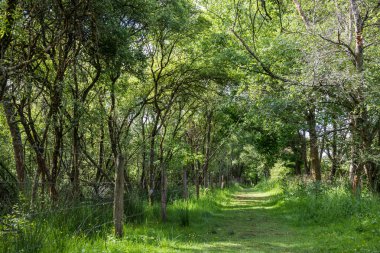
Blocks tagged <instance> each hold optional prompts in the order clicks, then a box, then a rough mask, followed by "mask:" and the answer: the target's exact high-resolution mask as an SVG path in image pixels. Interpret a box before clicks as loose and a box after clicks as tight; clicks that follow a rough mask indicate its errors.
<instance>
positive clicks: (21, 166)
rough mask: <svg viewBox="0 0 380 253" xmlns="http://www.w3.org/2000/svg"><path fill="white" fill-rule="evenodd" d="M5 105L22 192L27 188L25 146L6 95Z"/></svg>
mask: <svg viewBox="0 0 380 253" xmlns="http://www.w3.org/2000/svg"><path fill="white" fill-rule="evenodd" d="M3 107H4V112H5V116H6V118H7V123H8V126H9V130H10V132H11V137H12V145H13V156H14V159H15V163H16V173H17V181H18V184H19V188H20V190H21V191H22V192H24V190H25V183H26V182H25V161H24V147H23V144H22V139H21V133H20V129H19V127H18V124H17V122H16V118H15V111H14V109H13V106H12V104H11V101H10V100H9V99H8V98H6V97H4V100H3Z"/></svg>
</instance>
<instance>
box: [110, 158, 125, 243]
mask: <svg viewBox="0 0 380 253" xmlns="http://www.w3.org/2000/svg"><path fill="white" fill-rule="evenodd" d="M115 165H116V169H115V190H114V208H113V217H114V226H115V236H116V237H117V238H121V237H123V235H124V229H123V216H124V157H123V156H122V155H121V154H118V155H117V157H116V162H115Z"/></svg>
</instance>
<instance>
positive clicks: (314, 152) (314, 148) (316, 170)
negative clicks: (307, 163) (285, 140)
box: [306, 106, 321, 181]
mask: <svg viewBox="0 0 380 253" xmlns="http://www.w3.org/2000/svg"><path fill="white" fill-rule="evenodd" d="M306 119H307V123H308V125H309V135H310V160H311V168H310V169H311V172H312V174H313V178H314V180H315V181H321V164H320V161H319V154H318V153H319V151H318V136H317V131H316V126H317V122H316V119H315V107H314V106H312V107H311V108H310V109H309V111H308V113H307V117H306Z"/></svg>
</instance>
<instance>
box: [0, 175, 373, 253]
mask: <svg viewBox="0 0 380 253" xmlns="http://www.w3.org/2000/svg"><path fill="white" fill-rule="evenodd" d="M281 185H282V184H281V183H273V182H266V183H265V185H259V186H258V187H257V188H255V189H251V188H241V187H235V188H234V189H231V190H224V191H207V192H203V193H202V195H201V198H200V199H199V200H196V199H190V200H189V201H182V200H176V201H174V202H173V203H171V204H170V205H169V207H168V217H169V221H168V222H167V223H166V224H162V223H161V222H160V221H159V206H158V205H154V206H152V207H147V206H146V205H142V206H141V205H139V206H137V207H136V211H138V210H140V211H141V208H143V211H144V215H143V216H140V217H139V219H137V220H136V219H130V220H129V222H128V223H126V225H125V236H124V238H122V239H115V238H114V237H113V236H112V224H107V223H105V222H109V221H110V217H112V216H111V215H112V212H110V206H106V205H105V206H99V207H96V208H94V207H85V206H84V207H83V208H82V209H81V208H79V209H80V210H76V211H75V212H74V211H73V212H69V211H68V212H67V213H65V214H62V215H61V214H59V213H56V214H55V215H53V214H52V215H51V216H45V217H44V218H43V217H42V216H41V217H34V218H33V219H30V220H28V219H26V220H17V218H15V219H16V220H15V221H13V222H14V223H17V222H18V223H19V224H20V227H21V228H22V229H21V231H19V232H18V233H7V234H4V233H3V234H2V236H1V241H0V252H380V225H379V221H380V219H379V217H380V213H379V212H380V202H379V200H378V199H377V198H375V197H371V196H370V195H365V196H362V197H361V198H359V199H357V198H354V197H352V196H351V195H350V194H349V192H348V191H347V190H346V189H345V188H344V187H342V186H341V185H337V186H331V185H329V186H327V185H319V186H316V185H311V184H305V185H303V184H302V183H299V182H292V183H291V184H288V185H286V186H285V185H282V188H281ZM284 189H285V191H284ZM132 204H133V203H132ZM132 204H131V203H130V205H132ZM126 215H127V214H126ZM111 220H112V218H111ZM102 223H105V224H104V225H102V226H99V224H102Z"/></svg>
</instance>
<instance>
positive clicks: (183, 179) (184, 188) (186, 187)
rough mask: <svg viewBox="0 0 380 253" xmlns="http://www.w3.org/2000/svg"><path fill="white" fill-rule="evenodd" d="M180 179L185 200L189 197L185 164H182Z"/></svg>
mask: <svg viewBox="0 0 380 253" xmlns="http://www.w3.org/2000/svg"><path fill="white" fill-rule="evenodd" d="M182 181H183V198H184V199H185V200H187V199H189V189H188V186H187V167H186V166H184V168H183V178H182Z"/></svg>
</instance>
